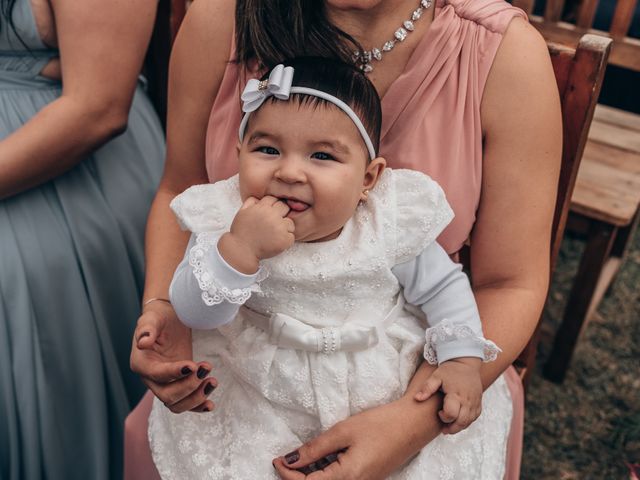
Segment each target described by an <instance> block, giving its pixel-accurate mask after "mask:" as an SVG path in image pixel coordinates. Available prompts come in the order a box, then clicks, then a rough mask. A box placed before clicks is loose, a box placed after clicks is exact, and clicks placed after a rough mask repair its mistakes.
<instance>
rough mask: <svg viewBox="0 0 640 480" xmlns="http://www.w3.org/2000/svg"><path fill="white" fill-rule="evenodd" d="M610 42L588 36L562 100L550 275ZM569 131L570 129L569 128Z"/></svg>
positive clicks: (581, 43) (574, 65)
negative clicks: (560, 155)
mask: <svg viewBox="0 0 640 480" xmlns="http://www.w3.org/2000/svg"><path fill="white" fill-rule="evenodd" d="M610 48H611V40H610V39H607V38H604V37H598V36H596V35H590V34H587V35H585V36H583V37H582V39H581V40H580V42H579V43H578V48H577V49H576V55H575V60H574V63H573V66H572V69H571V72H570V76H569V84H568V85H567V87H566V89H565V94H564V95H563V96H562V100H561V101H562V117H563V119H562V122H563V126H564V130H563V147H562V167H561V170H560V182H559V187H558V199H557V202H558V204H557V205H556V212H555V216H554V220H553V232H555V233H554V242H553V246H552V250H551V265H552V271H553V268H555V262H556V259H557V255H558V252H559V251H560V243H561V242H562V236H563V234H564V228H565V225H566V221H567V215H568V213H569V204H570V201H571V194H572V192H573V187H574V185H575V180H576V177H577V174H578V164H579V163H580V159H581V158H582V153H583V151H584V147H585V145H586V143H587V136H588V132H589V125H590V124H591V120H592V119H593V112H594V109H595V105H596V101H597V98H598V95H599V94H600V88H601V87H602V80H603V78H604V71H605V68H606V65H607V57H608V53H609V51H610ZM568 127H569V128H568Z"/></svg>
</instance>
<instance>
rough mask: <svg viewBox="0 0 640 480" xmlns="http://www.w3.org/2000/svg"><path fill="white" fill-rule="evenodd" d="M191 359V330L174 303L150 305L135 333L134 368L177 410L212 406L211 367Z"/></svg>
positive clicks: (184, 410)
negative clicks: (175, 308) (208, 397)
mask: <svg viewBox="0 0 640 480" xmlns="http://www.w3.org/2000/svg"><path fill="white" fill-rule="evenodd" d="M191 358H192V352H191V330H190V329H188V328H187V327H185V326H184V325H183V324H182V323H180V321H179V320H178V317H177V316H176V314H175V311H174V310H173V308H172V307H171V305H169V304H167V303H165V302H161V301H155V302H151V303H150V304H148V305H147V306H146V307H145V309H144V311H143V313H142V315H141V316H140V318H139V319H138V325H137V327H136V330H135V333H134V337H133V345H132V347H131V359H130V364H131V370H133V371H134V372H136V373H137V374H139V375H140V376H141V377H142V381H143V382H144V383H145V384H146V385H147V387H149V389H150V390H151V391H152V392H153V394H154V395H155V396H156V397H158V398H159V399H160V400H161V401H162V402H163V403H164V404H165V405H166V406H167V408H168V409H169V410H171V411H172V412H174V413H181V412H186V411H189V410H191V411H194V412H202V411H211V410H212V409H213V402H211V401H210V400H207V396H208V395H209V394H211V392H212V391H213V388H215V387H216V386H217V381H216V379H215V378H211V377H210V378H207V375H208V374H209V372H211V368H212V367H211V365H210V364H208V363H207V362H199V363H196V362H193V361H192V360H191Z"/></svg>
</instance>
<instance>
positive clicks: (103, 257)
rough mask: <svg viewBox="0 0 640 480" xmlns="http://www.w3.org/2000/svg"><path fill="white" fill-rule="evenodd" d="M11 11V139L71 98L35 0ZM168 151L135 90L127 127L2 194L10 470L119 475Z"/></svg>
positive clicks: (138, 390) (1, 127) (136, 384)
mask: <svg viewBox="0 0 640 480" xmlns="http://www.w3.org/2000/svg"><path fill="white" fill-rule="evenodd" d="M13 18H14V23H15V27H16V29H17V32H18V35H19V38H20V39H21V40H22V42H24V43H22V42H21V41H20V40H19V39H18V37H17V36H16V34H15V33H14V32H13V30H12V28H11V27H10V26H9V25H8V24H7V22H6V21H5V20H4V19H2V18H0V141H2V139H4V138H6V137H7V136H9V135H11V133H12V132H14V131H16V130H18V129H19V128H20V127H21V126H22V125H24V124H25V123H26V122H28V121H29V119H30V118H31V117H33V116H34V115H35V114H36V113H37V112H38V111H39V110H41V109H42V108H43V107H45V106H46V105H47V104H49V103H51V102H52V101H54V100H56V98H58V97H59V96H60V94H61V85H60V83H59V82H54V81H51V80H47V79H44V78H43V77H40V76H39V75H38V72H39V71H40V70H41V68H42V67H43V66H44V65H45V64H46V62H47V61H48V59H50V58H51V57H53V56H57V52H56V51H55V50H51V49H49V48H47V47H46V46H45V45H44V44H43V43H42V41H41V39H40V38H39V36H38V33H37V30H36V26H35V22H34V19H33V14H32V11H31V6H30V3H29V0H18V1H17V2H16V4H15V7H14V12H13ZM105 81H108V79H105ZM163 158H164V139H163V135H162V130H161V127H160V124H159V122H158V119H157V117H156V115H155V112H154V111H153V108H152V106H151V104H150V103H149V100H148V99H147V98H146V96H145V95H144V93H143V92H142V90H141V89H140V88H138V91H137V92H136V94H135V98H134V100H133V105H132V108H131V112H130V116H129V123H128V129H127V131H126V132H125V133H124V134H122V135H120V136H119V137H117V138H115V139H113V140H111V141H110V142H109V143H108V144H106V145H104V146H103V147H101V148H100V149H98V150H97V151H95V152H94V153H92V154H91V155H89V156H87V157H86V158H85V159H84V160H83V161H82V162H81V163H79V164H78V165H77V166H76V167H74V168H73V169H72V170H70V171H69V172H67V173H65V174H63V175H61V176H59V177H57V178H55V179H54V180H52V181H49V182H47V183H45V184H43V185H41V186H39V187H36V188H33V189H31V190H29V191H26V192H24V193H21V194H18V195H15V196H13V197H10V198H7V199H4V200H0V479H2V480H18V479H20V480H32V479H41V478H42V479H43V478H46V479H47V480H58V479H60V480H62V479H64V480H71V479H76V478H77V479H91V480H100V479H107V478H119V477H121V475H122V473H121V472H122V442H123V423H124V419H125V417H126V415H127V413H128V412H129V410H130V408H131V406H132V405H134V404H135V402H136V401H137V400H138V399H139V397H140V396H141V394H142V392H143V386H142V384H141V382H140V381H139V379H138V378H137V376H136V375H134V374H133V373H131V372H130V370H129V352H130V348H131V336H132V333H133V330H134V327H135V323H136V319H137V317H138V315H139V312H140V304H139V301H140V296H141V292H142V286H143V236H144V226H145V221H146V217H147V214H148V210H149V207H150V204H151V200H152V198H153V195H154V192H155V189H156V187H157V184H158V181H159V178H160V175H161V170H162V161H163ZM2 160H3V159H2V158H0V163H1V162H2Z"/></svg>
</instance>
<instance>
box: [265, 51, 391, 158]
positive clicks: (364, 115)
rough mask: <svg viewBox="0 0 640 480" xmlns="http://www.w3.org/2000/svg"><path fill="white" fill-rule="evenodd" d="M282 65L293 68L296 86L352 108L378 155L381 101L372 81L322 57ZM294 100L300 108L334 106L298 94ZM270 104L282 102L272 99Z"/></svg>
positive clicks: (345, 66)
mask: <svg viewBox="0 0 640 480" xmlns="http://www.w3.org/2000/svg"><path fill="white" fill-rule="evenodd" d="M282 63H283V64H284V65H285V66H286V67H288V66H291V67H293V68H294V74H293V83H292V85H293V86H295V87H307V88H313V89H316V90H320V91H323V92H326V93H328V94H330V95H333V96H334V97H336V98H338V99H340V100H342V101H343V102H344V103H346V104H347V105H349V106H350V107H351V109H352V110H353V111H354V112H355V113H356V115H358V117H359V118H360V121H361V122H362V124H363V125H364V128H365V130H366V131H367V133H368V134H369V137H370V138H371V142H372V143H373V148H374V149H375V151H376V152H378V150H379V146H380V128H381V124H382V108H381V106H380V97H379V96H378V92H377V91H376V88H375V87H374V86H373V84H372V83H371V81H369V79H368V78H367V77H366V76H365V75H364V74H363V73H362V72H361V71H360V70H359V69H357V68H356V67H354V66H353V65H349V64H346V63H343V62H341V61H339V60H334V59H329V58H322V57H298V58H294V59H291V60H285V61H284V62H282ZM269 73H270V72H267V73H266V74H265V75H264V76H263V77H262V80H265V79H267V78H269ZM291 97H292V99H293V100H295V101H297V102H299V103H300V104H301V105H311V106H312V107H317V106H322V107H325V106H332V105H333V104H332V103H331V102H329V101H328V100H325V99H323V98H320V97H316V96H313V95H307V94H302V93H295V94H292V95H291ZM267 101H270V102H276V101H279V100H278V99H277V98H276V97H275V96H272V97H269V98H268V100H267ZM336 108H337V107H336Z"/></svg>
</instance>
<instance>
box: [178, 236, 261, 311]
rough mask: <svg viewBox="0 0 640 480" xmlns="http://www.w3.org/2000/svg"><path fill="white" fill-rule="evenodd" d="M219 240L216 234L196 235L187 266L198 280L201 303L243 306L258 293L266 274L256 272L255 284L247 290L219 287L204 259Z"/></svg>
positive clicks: (259, 271)
mask: <svg viewBox="0 0 640 480" xmlns="http://www.w3.org/2000/svg"><path fill="white" fill-rule="evenodd" d="M219 238H220V235H219V233H217V232H202V233H198V234H196V244H195V245H194V246H193V247H191V250H189V265H191V267H193V275H194V276H195V277H196V280H198V286H199V287H200V290H202V301H203V302H204V303H206V304H207V305H216V304H218V303H222V302H223V301H227V302H231V303H235V304H238V305H242V304H244V303H245V302H246V301H247V300H248V299H249V297H250V296H251V294H252V293H260V292H261V290H260V287H259V283H260V282H261V281H262V280H264V279H265V278H267V276H268V273H267V270H266V269H264V268H260V269H259V270H258V277H257V278H256V283H254V284H253V285H251V286H250V287H247V288H233V289H229V288H227V287H225V286H224V285H221V284H220V283H219V282H218V281H217V280H216V278H215V275H213V274H212V273H211V272H209V271H208V270H207V268H206V265H205V262H204V258H205V256H206V255H207V252H209V251H210V250H211V248H215V246H216V245H217V244H218V239H219Z"/></svg>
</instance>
